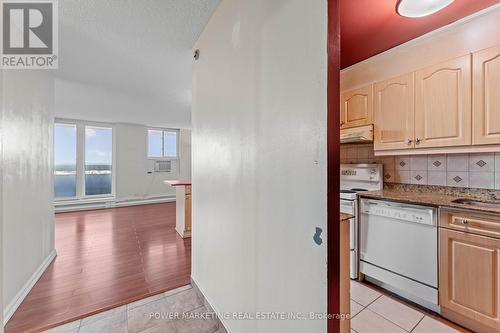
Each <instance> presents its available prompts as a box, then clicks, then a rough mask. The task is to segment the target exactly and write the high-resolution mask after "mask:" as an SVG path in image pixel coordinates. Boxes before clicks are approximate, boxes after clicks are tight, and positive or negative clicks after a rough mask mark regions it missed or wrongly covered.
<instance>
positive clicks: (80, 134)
mask: <svg viewBox="0 0 500 333" xmlns="http://www.w3.org/2000/svg"><path fill="white" fill-rule="evenodd" d="M55 124H66V125H75V126H76V196H75V197H65V198H56V197H55V196H54V201H55V202H68V201H83V200H90V201H92V200H101V199H114V198H115V197H116V126H115V124H112V123H104V122H94V121H85V120H72V119H59V118H56V119H55V120H54V125H55ZM86 127H100V128H109V129H111V131H112V135H111V137H112V143H111V145H112V152H111V154H112V158H111V161H112V162H111V163H112V165H111V193H110V194H96V195H86V194H85V145H86V140H85V139H86V137H85V129H86Z"/></svg>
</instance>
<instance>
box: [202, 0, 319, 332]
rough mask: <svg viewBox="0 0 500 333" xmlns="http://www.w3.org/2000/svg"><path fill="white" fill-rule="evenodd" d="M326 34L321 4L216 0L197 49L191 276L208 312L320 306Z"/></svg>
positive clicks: (251, 325) (256, 327)
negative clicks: (210, 309) (318, 230)
mask: <svg viewBox="0 0 500 333" xmlns="http://www.w3.org/2000/svg"><path fill="white" fill-rule="evenodd" d="M326 36H327V1H326V0H311V1H303V0H274V1H269V0H254V1H244V0H223V1H222V2H221V4H220V5H219V7H218V9H217V11H216V12H215V14H214V16H213V17H212V19H211V20H210V22H209V24H208V26H207V28H206V29H205V31H204V33H203V34H202V36H201V37H200V40H199V41H198V43H197V45H196V48H199V49H200V54H201V56H200V60H199V61H197V62H195V64H194V77H193V114H192V119H193V244H192V246H193V250H192V251H193V271H192V277H193V279H194V281H195V282H196V283H197V285H198V286H199V287H200V289H201V291H202V292H203V293H204V295H205V296H206V297H207V299H208V301H209V302H210V303H211V304H212V305H213V306H214V308H215V309H216V310H217V311H223V312H235V311H243V312H254V311H301V312H319V313H324V312H326V307H327V301H326V296H327V275H326V250H327V248H326V242H324V243H323V244H322V245H321V246H318V245H316V244H314V243H313V239H312V237H313V234H314V231H315V227H316V226H319V227H321V228H323V230H325V231H326V220H327V218H326V184H327V179H326V126H327V125H326V110H327V109H326V100H327V98H326V73H327V57H326V45H327V43H326ZM325 240H326V239H325ZM224 324H225V325H226V327H227V328H228V329H229V331H230V332H238V333H245V332H249V333H250V332H251V333H254V332H259V333H266V332H272V333H277V332H287V333H288V332H310V333H313V332H326V321H325V320H319V321H287V320H273V321H252V320H236V321H231V320H224Z"/></svg>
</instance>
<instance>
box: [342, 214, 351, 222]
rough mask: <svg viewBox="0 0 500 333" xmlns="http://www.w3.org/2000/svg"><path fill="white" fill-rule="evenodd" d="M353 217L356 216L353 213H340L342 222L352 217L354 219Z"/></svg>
mask: <svg viewBox="0 0 500 333" xmlns="http://www.w3.org/2000/svg"><path fill="white" fill-rule="evenodd" d="M353 217H354V216H352V215H351V214H345V213H340V221H341V222H344V221H347V220H350V219H352V218H353Z"/></svg>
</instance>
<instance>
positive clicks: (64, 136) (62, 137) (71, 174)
mask: <svg viewBox="0 0 500 333" xmlns="http://www.w3.org/2000/svg"><path fill="white" fill-rule="evenodd" d="M54 166H55V170H54V195H55V197H56V198H71V197H75V196H76V125H68V124H56V125H55V127H54Z"/></svg>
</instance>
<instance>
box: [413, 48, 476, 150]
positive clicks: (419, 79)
mask: <svg viewBox="0 0 500 333" xmlns="http://www.w3.org/2000/svg"><path fill="white" fill-rule="evenodd" d="M415 85H416V88H415V147H416V148H432V147H450V146H465V145H471V144H472V123H471V118H472V117H471V113H472V91H471V89H472V88H471V87H472V77H471V56H470V55H467V56H463V57H460V58H456V59H453V60H449V61H446V62H443V63H440V64H437V65H434V66H430V67H427V68H425V69H422V70H419V71H417V72H416V73H415Z"/></svg>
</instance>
